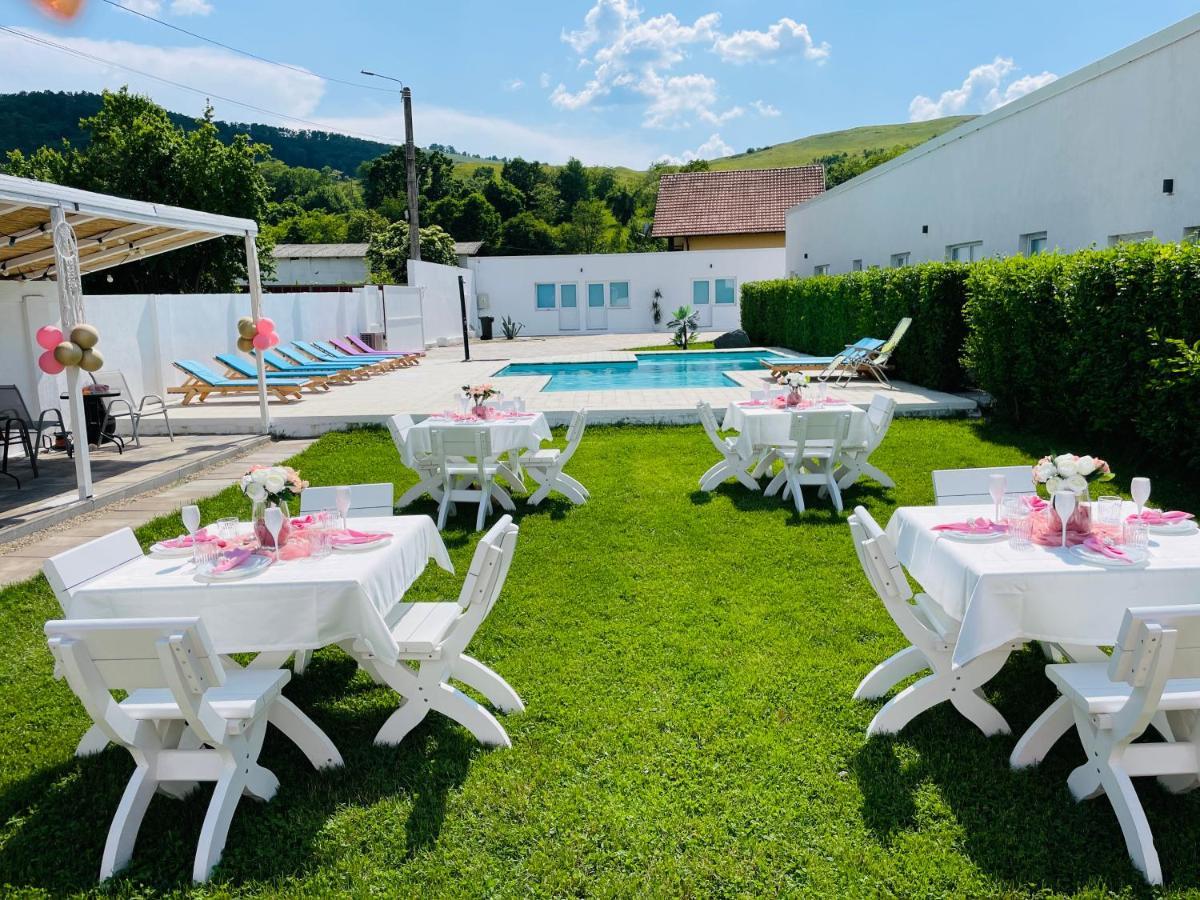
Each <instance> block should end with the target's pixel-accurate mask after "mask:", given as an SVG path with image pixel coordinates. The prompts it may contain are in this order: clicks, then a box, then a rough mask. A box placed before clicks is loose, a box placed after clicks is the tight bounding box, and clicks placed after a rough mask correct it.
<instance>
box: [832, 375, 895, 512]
mask: <svg viewBox="0 0 1200 900" xmlns="http://www.w3.org/2000/svg"><path fill="white" fill-rule="evenodd" d="M895 416H896V401H895V400H893V399H892V398H891V397H885V396H884V395H883V394H876V395H875V396H873V397H872V398H871V405H870V406H869V407H867V443H866V444H865V445H864V446H862V447H846V448H843V450H842V458H841V469H840V470H839V471H838V487H840V488H841V489H842V490H845V489H846V488H848V487H850V485H852V484H854V482H856V481H858V479H859V478H860V477H862V476H863V475H866V476H867V477H868V478H873V479H875V480H876V481H877V482H879V483H880V484H881V485H883V486H884V487H886V488H894V487H895V486H896V482H894V481H892V479H891V477H889V476H888V474H887V473H886V472H884V471H883V470H882V469H880V468H878V467H877V466H874V465H872V464H871V462H870V458H871V454H872V453H874V452H875V451H876V450H878V449H879V445H880V444H882V443H883V439H884V438H885V437H887V432H888V429H889V428H891V427H892V419H894V418H895Z"/></svg>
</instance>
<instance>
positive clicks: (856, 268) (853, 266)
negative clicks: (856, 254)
mask: <svg viewBox="0 0 1200 900" xmlns="http://www.w3.org/2000/svg"><path fill="white" fill-rule="evenodd" d="M850 271H851V272H861V271H862V260H861V259H852V260H850Z"/></svg>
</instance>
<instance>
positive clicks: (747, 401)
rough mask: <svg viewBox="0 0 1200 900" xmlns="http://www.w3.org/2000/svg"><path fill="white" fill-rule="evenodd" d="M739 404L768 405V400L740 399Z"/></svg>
mask: <svg viewBox="0 0 1200 900" xmlns="http://www.w3.org/2000/svg"><path fill="white" fill-rule="evenodd" d="M737 405H738V406H766V405H767V401H766V400H739V401H738V404H737Z"/></svg>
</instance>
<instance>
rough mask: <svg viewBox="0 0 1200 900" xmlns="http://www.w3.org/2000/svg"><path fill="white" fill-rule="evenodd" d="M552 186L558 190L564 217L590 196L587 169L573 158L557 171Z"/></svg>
mask: <svg viewBox="0 0 1200 900" xmlns="http://www.w3.org/2000/svg"><path fill="white" fill-rule="evenodd" d="M554 186H555V187H556V188H558V196H559V198H560V199H561V200H562V208H563V214H564V215H570V214H571V211H572V210H574V209H575V204H576V203H580V202H582V201H584V200H588V199H590V198H591V196H592V185H591V182H590V181H589V180H588V173H587V169H585V168H584V167H583V163H581V162H580V161H579V160H577V159H576V158H575V157H573V156H572V157H571V158H570V159H568V160H567V164H566V165H565V166H563V167H562V168H561V169H559V170H558V175H556V176H555V178H554Z"/></svg>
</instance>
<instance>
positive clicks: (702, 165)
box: [679, 159, 712, 172]
mask: <svg viewBox="0 0 1200 900" xmlns="http://www.w3.org/2000/svg"><path fill="white" fill-rule="evenodd" d="M711 168H712V166H710V165H709V164H708V160H707V159H693V160H692V161H691V162H686V163H684V164H683V165H682V166H680V167H679V171H680V172H707V171H708V170H709V169H711Z"/></svg>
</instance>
